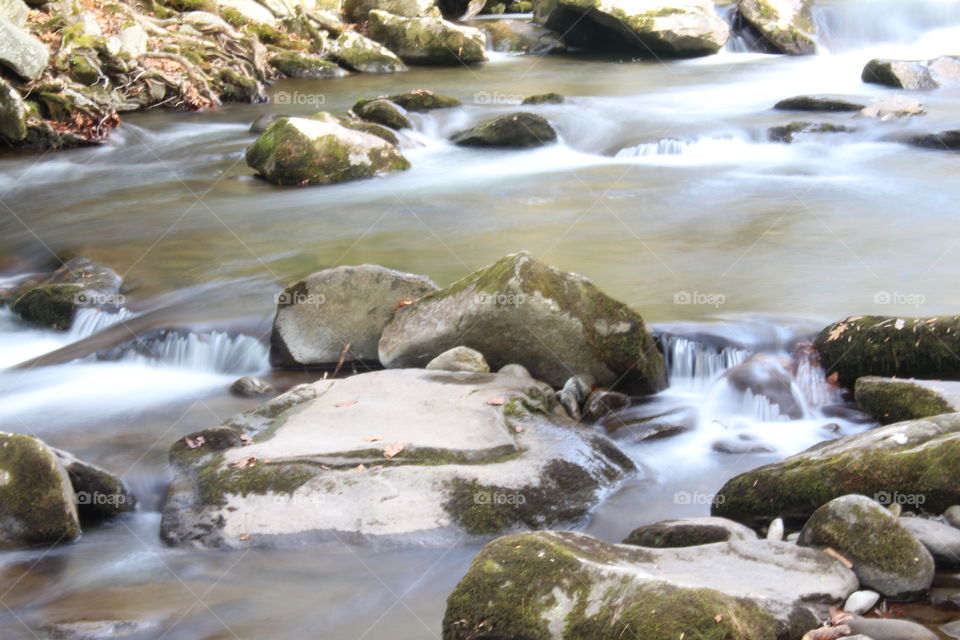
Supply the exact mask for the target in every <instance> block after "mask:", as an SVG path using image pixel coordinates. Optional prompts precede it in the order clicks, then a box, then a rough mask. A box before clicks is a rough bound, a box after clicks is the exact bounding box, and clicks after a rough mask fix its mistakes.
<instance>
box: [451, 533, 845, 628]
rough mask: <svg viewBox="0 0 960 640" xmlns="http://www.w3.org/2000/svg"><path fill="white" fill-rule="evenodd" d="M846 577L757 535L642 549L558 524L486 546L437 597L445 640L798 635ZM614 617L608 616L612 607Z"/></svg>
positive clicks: (827, 560) (821, 559)
mask: <svg viewBox="0 0 960 640" xmlns="http://www.w3.org/2000/svg"><path fill="white" fill-rule="evenodd" d="M856 584H857V582H856V578H855V577H854V575H853V573H852V572H850V571H849V570H848V569H846V568H845V567H843V566H842V565H841V564H840V563H839V562H838V561H837V560H835V559H833V558H831V557H830V556H828V555H826V554H824V553H822V552H820V551H816V550H812V549H803V548H801V547H796V546H794V545H790V544H786V543H775V542H768V541H759V540H753V541H733V542H722V543H717V544H710V545H702V546H697V547H686V548H683V549H648V548H638V547H633V546H627V545H614V544H609V543H606V542H602V541H600V540H597V539H596V538H592V537H590V536H587V535H584V534H581V533H573V532H561V531H544V532H536V533H525V534H516V535H510V536H504V537H502V538H499V539H497V540H494V541H493V542H491V543H489V544H487V546H485V547H484V548H483V549H482V550H481V551H480V553H479V554H478V555H477V556H476V558H474V560H473V563H472V564H471V566H470V569H469V571H468V572H467V574H466V576H464V578H463V579H462V580H461V581H460V583H459V584H458V585H457V587H456V589H454V591H453V593H451V594H450V597H449V598H448V599H447V610H446V613H445V615H444V620H443V637H444V639H445V640H467V639H469V638H479V637H490V638H494V637H495V638H498V639H502V640H522V639H526V638H542V639H551V640H552V639H558V640H559V639H570V640H573V639H575V638H598V639H599V638H620V637H627V636H626V635H622V634H630V637H635V638H643V639H646V638H651V639H653V638H656V639H657V640H660V639H666V638H671V639H672V638H681V637H688V638H729V639H733V638H736V639H737V640H770V639H771V638H799V637H800V636H801V635H803V633H804V631H806V630H808V629H811V628H813V627H816V626H818V624H819V623H818V622H817V616H816V615H815V614H814V613H813V612H812V611H811V610H810V608H808V607H813V606H816V605H818V604H820V603H829V602H840V601H842V599H843V598H845V597H846V596H847V595H849V594H850V593H851V592H852V591H853V590H854V589H855V588H856ZM614 611H615V612H617V615H611V612H614Z"/></svg>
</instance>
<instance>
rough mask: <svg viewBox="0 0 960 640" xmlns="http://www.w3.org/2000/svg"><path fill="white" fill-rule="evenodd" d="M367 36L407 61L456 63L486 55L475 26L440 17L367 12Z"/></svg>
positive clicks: (481, 57)
mask: <svg viewBox="0 0 960 640" xmlns="http://www.w3.org/2000/svg"><path fill="white" fill-rule="evenodd" d="M369 24H370V26H369V33H370V37H371V38H373V39H374V40H376V41H377V42H379V43H381V44H383V45H384V46H386V47H387V48H388V49H390V51H393V52H394V53H396V54H397V55H398V56H400V59H401V60H403V61H404V62H406V63H407V64H421V65H459V64H471V63H475V62H483V61H485V60H486V59H487V54H486V43H487V41H486V38H485V37H484V36H483V33H482V32H481V31H480V30H479V29H474V28H472V27H463V26H459V25H455V24H453V23H452V22H447V21H446V20H443V19H442V18H404V17H401V16H395V15H393V14H391V13H387V12H386V11H378V10H373V11H371V12H370V23H369Z"/></svg>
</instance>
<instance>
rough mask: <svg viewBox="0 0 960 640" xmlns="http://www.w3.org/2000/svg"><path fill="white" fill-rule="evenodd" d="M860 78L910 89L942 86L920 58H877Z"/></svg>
mask: <svg viewBox="0 0 960 640" xmlns="http://www.w3.org/2000/svg"><path fill="white" fill-rule="evenodd" d="M860 78H861V79H862V80H863V81H864V82H869V83H871V84H882V85H884V86H886V87H893V88H894V89H906V90H908V91H916V90H919V89H936V88H937V87H939V86H940V84H939V83H938V82H937V81H936V80H934V79H933V76H932V75H931V74H930V69H929V68H928V67H927V65H926V64H924V63H923V62H922V61H919V60H887V59H880V58H875V59H873V60H871V61H870V62H868V63H867V64H866V66H865V67H864V68H863V73H862V74H861V76H860Z"/></svg>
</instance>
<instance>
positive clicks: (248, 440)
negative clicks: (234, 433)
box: [240, 433, 253, 446]
mask: <svg viewBox="0 0 960 640" xmlns="http://www.w3.org/2000/svg"><path fill="white" fill-rule="evenodd" d="M240 443H241V444H242V445H243V446H247V445H248V444H253V438H251V437H250V436H248V435H247V434H245V433H244V434H243V435H241V436H240Z"/></svg>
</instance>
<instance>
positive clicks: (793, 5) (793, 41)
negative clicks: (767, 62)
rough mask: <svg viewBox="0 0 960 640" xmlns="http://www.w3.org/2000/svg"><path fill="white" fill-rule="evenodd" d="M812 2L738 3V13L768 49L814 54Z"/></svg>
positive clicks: (765, 0)
mask: <svg viewBox="0 0 960 640" xmlns="http://www.w3.org/2000/svg"><path fill="white" fill-rule="evenodd" d="M812 5H813V0H740V2H739V5H738V9H739V11H740V15H741V16H743V18H744V20H746V21H747V22H748V23H749V24H750V25H751V26H752V27H753V28H754V29H756V30H757V32H758V33H759V34H760V37H762V38H763V39H764V41H766V42H767V43H768V44H769V45H770V46H772V47H773V48H774V49H776V50H777V51H779V52H781V53H789V54H790V55H808V54H812V53H816V51H817V44H816V41H815V40H814V37H815V35H816V24H815V23H814V21H813V19H812V18H811V16H810V8H811V6H812Z"/></svg>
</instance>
